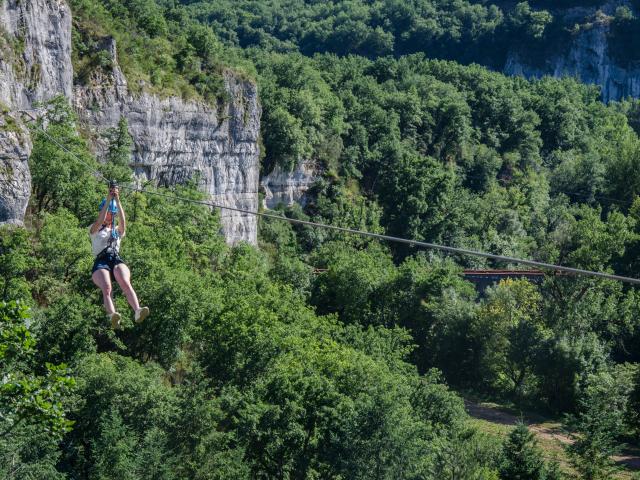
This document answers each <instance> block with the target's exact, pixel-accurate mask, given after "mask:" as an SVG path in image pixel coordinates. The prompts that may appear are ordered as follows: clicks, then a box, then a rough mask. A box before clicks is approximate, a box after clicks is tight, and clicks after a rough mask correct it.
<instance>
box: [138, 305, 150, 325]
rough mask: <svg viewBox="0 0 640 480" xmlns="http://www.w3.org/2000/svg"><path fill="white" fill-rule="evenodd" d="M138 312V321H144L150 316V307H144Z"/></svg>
mask: <svg viewBox="0 0 640 480" xmlns="http://www.w3.org/2000/svg"><path fill="white" fill-rule="evenodd" d="M136 313H137V315H136V323H142V321H143V320H144V319H145V318H147V317H148V316H149V307H142V308H141V309H140V310H138V311H137V312H136Z"/></svg>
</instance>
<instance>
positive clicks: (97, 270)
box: [89, 182, 149, 330]
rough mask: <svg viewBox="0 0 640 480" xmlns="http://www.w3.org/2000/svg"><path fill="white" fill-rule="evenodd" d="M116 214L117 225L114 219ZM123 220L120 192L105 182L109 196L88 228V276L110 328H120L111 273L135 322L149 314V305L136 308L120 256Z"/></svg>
mask: <svg viewBox="0 0 640 480" xmlns="http://www.w3.org/2000/svg"><path fill="white" fill-rule="evenodd" d="M116 214H117V215H118V226H117V228H116V218H115V215H116ZM126 225H127V222H126V220H125V215H124V209H123V208H122V205H121V204H120V193H119V190H118V186H117V184H116V183H115V182H111V184H110V185H109V195H108V197H107V198H106V199H103V200H102V203H101V204H100V213H99V214H98V219H97V220H96V221H95V223H94V224H93V225H91V227H90V228H89V236H90V237H91V247H92V249H93V254H94V255H95V257H96V259H95V262H93V269H92V270H91V278H92V280H93V283H95V284H96V285H97V286H98V287H100V290H102V297H103V300H104V308H105V310H106V311H107V319H108V320H110V321H111V328H113V329H114V330H115V329H117V328H119V327H120V319H121V315H120V314H119V313H118V312H116V309H115V307H114V305H113V300H112V298H111V276H112V275H113V277H114V278H115V279H116V281H117V282H118V285H120V288H122V292H123V293H124V295H125V297H127V301H128V302H129V305H131V308H132V309H133V311H134V312H135V321H136V323H140V322H142V321H143V320H144V319H145V318H146V317H147V315H149V308H147V307H140V304H139V303H138V296H137V295H136V292H135V291H134V290H133V287H132V286H131V272H130V271H129V267H127V265H126V264H125V263H124V260H122V258H120V255H119V252H120V240H121V239H122V238H123V237H124V235H125V232H126Z"/></svg>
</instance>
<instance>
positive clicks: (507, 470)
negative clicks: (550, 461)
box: [500, 422, 546, 480]
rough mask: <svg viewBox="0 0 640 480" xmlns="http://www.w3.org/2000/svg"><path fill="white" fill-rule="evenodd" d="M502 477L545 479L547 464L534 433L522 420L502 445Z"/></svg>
mask: <svg viewBox="0 0 640 480" xmlns="http://www.w3.org/2000/svg"><path fill="white" fill-rule="evenodd" d="M502 455H503V459H502V464H501V465H500V478H502V479H504V480H543V479H545V477H546V475H545V471H546V468H545V464H544V459H543V458H542V453H541V452H540V449H539V448H538V446H537V442H536V440H535V438H534V435H533V433H531V432H530V431H529V429H528V428H527V426H526V425H525V424H524V423H522V422H520V423H518V425H517V426H516V428H514V429H513V430H512V431H511V433H510V434H509V436H508V437H507V439H506V440H505V442H504V444H503V445H502Z"/></svg>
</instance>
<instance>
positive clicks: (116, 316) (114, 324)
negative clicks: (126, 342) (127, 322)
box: [107, 312, 122, 330]
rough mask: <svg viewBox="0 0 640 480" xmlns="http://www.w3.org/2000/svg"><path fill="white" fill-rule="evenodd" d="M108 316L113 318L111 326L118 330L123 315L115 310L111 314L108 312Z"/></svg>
mask: <svg viewBox="0 0 640 480" xmlns="http://www.w3.org/2000/svg"><path fill="white" fill-rule="evenodd" d="M107 318H110V319H111V328H112V329H114V330H118V329H119V328H120V318H122V317H121V315H120V314H119V313H118V312H113V313H112V314H111V315H109V314H107Z"/></svg>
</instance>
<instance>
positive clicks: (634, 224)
mask: <svg viewBox="0 0 640 480" xmlns="http://www.w3.org/2000/svg"><path fill="white" fill-rule="evenodd" d="M495 3H496V4H495V5H494V4H492V2H470V1H463V0H457V1H454V0H450V1H449V0H442V1H435V0H413V1H411V2H398V1H394V0H387V1H355V0H353V1H344V2H314V1H306V2H303V1H301V0H287V1H284V0H283V1H273V2H249V1H238V2H228V1H219V2H205V1H197V2H195V1H194V2H188V1H184V2H177V1H170V0H157V1H154V0H108V1H104V2H95V1H93V0H72V2H71V6H72V10H73V13H74V32H73V42H74V48H73V52H74V67H75V72H76V79H75V80H76V82H77V83H82V82H84V81H86V80H87V78H89V77H90V76H91V73H92V72H93V71H95V69H105V70H107V71H108V70H109V69H110V68H112V61H113V60H112V59H111V58H110V57H109V55H106V52H104V51H102V50H101V49H100V45H101V42H100V40H101V39H103V38H104V37H105V36H113V37H114V38H115V39H116V41H117V45H118V55H119V59H118V60H119V64H120V65H121V67H122V69H123V71H124V72H125V74H126V75H127V77H128V78H129V79H130V80H134V79H135V80H143V81H144V82H145V85H146V86H145V87H143V88H148V89H150V90H152V91H154V92H156V93H159V94H161V95H171V94H178V95H181V96H183V97H185V98H200V99H202V100H204V101H208V102H211V103H215V102H216V101H218V100H224V92H223V88H222V81H221V75H220V73H221V72H222V71H223V70H224V69H227V68H231V69H233V70H235V71H236V72H237V74H238V75H242V76H245V77H246V78H249V79H251V80H252V81H255V82H256V83H257V84H258V86H259V92H260V101H261V104H262V107H263V116H262V125H261V128H262V131H261V137H262V143H263V147H264V148H263V150H264V152H263V153H264V158H263V159H262V165H261V168H262V169H263V172H265V173H266V172H269V171H271V170H272V169H273V168H274V167H275V166H276V165H279V166H280V167H282V168H284V169H288V170H292V169H293V168H295V166H296V165H297V164H298V162H299V161H300V160H302V159H312V160H313V161H315V162H316V163H317V165H318V166H319V167H320V169H321V171H322V172H323V173H322V175H321V177H320V178H319V180H318V181H317V182H316V184H315V185H314V187H313V189H312V191H311V192H310V201H309V202H308V203H307V205H306V206H305V207H304V208H302V207H300V206H295V207H284V206H282V207H281V208H278V210H277V211H278V213H279V214H280V215H283V216H287V217H290V218H296V219H311V220H314V221H321V222H324V223H330V224H333V225H338V226H344V227H351V228H358V229H366V230H369V231H373V232H380V233H388V234H391V235H397V236H402V237H406V238H412V239H416V240H424V241H429V242H437V243H442V244H447V245H452V246H459V247H466V248H473V249H478V250H484V251H489V252H492V253H496V254H505V255H510V256H517V257H523V258H533V259H537V260H542V261H547V262H554V263H559V264H562V265H567V266H574V267H580V268H585V269H591V270H598V271H607V272H615V273H618V274H622V275H628V276H632V277H639V276H640V275H639V274H638V267H639V266H640V256H639V255H640V200H639V199H638V195H639V194H640V139H639V138H638V133H637V132H638V129H639V128H640V104H639V103H638V102H637V101H626V102H622V103H613V104H610V105H604V104H603V103H601V102H600V101H599V92H598V90H597V88H596V87H592V86H585V85H582V84H580V83H578V82H577V81H575V80H573V79H561V80H558V79H551V78H545V79H542V80H538V81H532V82H529V81H526V80H524V79H522V78H509V77H505V76H504V75H501V74H499V73H495V72H492V71H490V70H488V69H487V68H485V67H481V66H478V65H475V64H474V65H465V64H467V63H470V62H473V61H482V63H484V64H487V65H497V64H499V63H500V61H501V58H502V56H503V55H504V53H505V52H504V51H503V50H501V48H504V45H505V42H511V43H512V42H520V43H522V44H523V45H527V46H528V47H531V48H533V49H536V48H537V50H538V52H544V48H546V47H545V45H547V44H548V43H549V42H550V40H549V39H550V36H551V35H566V34H569V33H567V32H566V31H565V30H562V29H560V28H556V29H555V30H554V28H555V27H554V25H555V24H554V17H553V15H552V14H551V13H550V11H547V10H545V9H550V8H552V7H553V5H550V4H551V3H552V2H542V1H540V2H531V3H530V4H528V3H526V2H521V3H515V2H495ZM553 3H554V4H555V5H556V6H557V4H559V3H560V2H553ZM562 3H563V4H566V6H575V5H587V4H589V5H591V4H594V3H598V2H588V1H583V2H578V1H570V2H562ZM618 13H619V18H618V17H616V19H614V21H616V22H619V23H618V24H619V25H620V28H623V27H624V28H628V29H627V30H625V31H626V32H627V33H628V34H629V35H632V36H633V35H635V33H633V31H634V30H633V28H631V27H630V25H634V24H635V23H634V22H636V19H635V17H634V16H633V13H631V10H629V11H622V10H620V11H619V12H618ZM625 22H627V23H625ZM625 25H626V26H625ZM554 32H555V33H554ZM536 42H539V43H536ZM536 45H537V47H536ZM501 46H502V47H501ZM130 83H131V85H137V84H138V83H136V82H133V81H131V82H130ZM46 108H47V115H46V119H45V120H46V121H43V122H42V123H41V124H40V126H41V128H46V131H47V134H48V135H50V136H51V137H53V138H54V139H56V141H57V142H60V143H62V144H64V145H65V146H66V147H67V148H68V149H70V150H71V151H72V152H73V153H74V155H70V154H68V153H66V152H64V151H62V150H61V149H59V148H58V147H57V146H56V145H55V144H53V143H52V142H51V140H50V139H49V138H48V137H47V136H44V135H42V134H41V132H40V131H39V130H37V129H34V130H32V138H33V143H34V147H33V153H32V156H31V159H30V166H31V174H32V183H33V193H32V198H31V202H30V207H29V211H28V215H27V218H26V222H25V224H26V226H25V228H12V227H3V228H2V229H0V292H1V294H2V298H0V326H1V334H0V367H1V368H2V372H3V382H2V384H0V476H2V477H3V478H10V479H57V478H60V479H62V478H68V479H111V478H118V479H132V480H133V479H149V480H151V479H154V480H156V479H161V480H169V479H185V478H190V479H242V478H261V479H263V478H274V479H275V478H290V479H293V478H300V479H320V478H333V479H372V478H375V479H390V480H391V479H441V478H454V479H470V480H471V479H486V480H489V479H504V480H507V479H515V478H527V479H557V478H565V477H566V476H568V475H577V476H578V478H588V479H601V478H612V477H611V476H612V475H613V472H614V471H615V465H614V464H613V463H612V461H611V459H610V455H611V454H612V453H613V452H615V451H616V449H617V448H618V446H619V445H621V444H622V443H625V442H626V443H630V444H634V443H635V444H637V443H638V441H639V440H640V415H639V413H638V412H640V368H639V365H640V315H639V314H640V294H639V293H638V290H637V289H636V288H634V287H631V286H628V285H624V284H621V283H618V282H613V281H605V280H598V279H591V278H582V277H575V276H553V275H550V276H548V277H547V278H546V279H545V281H544V282H543V283H542V284H541V285H534V284H531V283H529V282H527V281H524V280H518V281H516V280H512V281H505V282H502V283H500V284H498V285H496V286H494V287H492V288H490V289H489V290H488V291H487V292H486V295H484V296H482V297H479V296H478V294H477V292H476V290H475V289H474V287H473V285H472V284H470V283H468V282H466V281H465V280H464V279H463V277H462V276H461V275H460V273H461V270H462V269H463V268H465V267H469V268H496V267H506V266H509V265H504V264H498V263H495V262H487V261H485V260H478V259H474V258H470V257H444V256H442V255H440V254H437V253H434V252H425V251H419V250H417V249H415V248H411V247H401V246H394V245H387V244H381V243H378V242H376V241H373V240H364V239H362V238H359V237H352V236H348V235H345V234H342V233H335V232H329V231H322V230H315V229H312V228H310V227H303V226H292V225H291V224H288V223H284V222H281V221H277V220H261V224H260V248H254V247H251V246H247V245H240V246H236V247H233V248H231V247H228V246H226V245H225V243H224V241H223V239H222V238H221V237H219V236H218V235H216V233H215V232H217V231H218V230H219V221H218V218H217V215H216V213H215V212H213V213H212V212H210V211H209V210H207V209H206V208H204V207H199V206H196V205H193V204H187V203H180V202H173V201H169V200H167V199H165V198H162V197H154V196H145V195H140V194H133V193H132V194H128V195H123V203H124V205H125V208H126V209H127V212H128V214H129V222H130V226H129V228H128V233H127V238H126V241H124V242H123V256H124V257H125V258H126V259H127V262H128V263H129V264H130V265H131V267H132V271H133V283H134V286H135V287H136V290H137V291H138V295H139V296H140V297H141V298H142V299H144V302H145V304H148V305H149V307H150V308H151V311H152V316H151V317H149V319H148V321H146V322H145V323H144V324H142V325H140V326H135V325H134V324H133V322H132V321H131V319H125V328H124V330H123V331H120V332H113V331H111V330H110V328H109V325H107V324H106V322H105V321H104V316H103V311H102V305H101V296H100V294H99V291H98V290H97V289H96V288H95V286H94V285H93V284H92V283H91V281H90V279H89V271H90V268H91V261H92V258H91V250H90V244H89V241H88V238H87V227H88V225H89V224H90V223H91V222H92V221H94V220H95V216H96V206H97V204H98V203H99V200H100V198H101V197H102V196H103V195H104V190H105V186H104V185H101V184H100V183H99V182H98V180H97V179H96V178H95V177H94V176H93V175H92V171H93V170H94V169H95V170H99V171H101V172H103V174H105V175H106V176H108V177H109V178H118V179H120V180H121V181H122V182H126V181H127V180H130V178H131V175H132V173H131V171H130V169H129V167H128V163H129V158H130V154H131V140H130V138H128V133H127V129H126V123H123V122H121V125H120V126H119V128H115V129H113V130H111V131H109V132H108V135H107V139H106V140H107V141H108V143H109V145H110V146H111V148H110V149H109V156H108V157H109V158H108V160H107V162H106V163H104V164H98V163H97V162H96V160H95V159H94V158H92V155H91V153H90V149H89V148H88V146H87V142H86V140H85V139H84V138H83V137H82V136H81V135H80V134H79V133H78V130H79V129H78V124H77V121H76V117H75V115H74V113H73V112H72V111H71V109H70V107H69V106H68V105H66V104H65V102H64V101H63V100H62V99H55V100H53V101H52V102H50V103H49V104H47V105H46ZM78 159H81V160H82V162H79V161H78ZM87 165H89V166H91V167H92V168H89V167H88V166H87ZM196 180H197V179H194V183H193V184H192V185H185V186H182V187H176V189H175V191H176V192H177V193H178V194H179V195H181V196H187V197H189V198H193V199H200V198H202V196H201V195H200V194H199V193H198V192H197V191H196V189H195V188H194V185H195V184H196ZM158 232H160V233H161V234H160V235H158ZM314 269H319V270H321V271H322V273H319V274H317V273H314ZM116 302H117V306H118V310H121V311H127V307H126V303H125V300H124V298H123V297H122V295H121V294H120V292H118V294H117V295H116ZM456 392H473V393H474V394H475V395H481V396H485V397H487V398H492V399H496V400H499V401H502V402H510V403H511V404H514V405H516V406H518V407H519V408H526V409H534V410H537V411H539V412H545V413H547V414H553V415H558V416H561V418H563V419H564V421H565V424H566V428H568V429H571V431H572V432H574V434H575V438H576V441H575V443H573V444H572V445H571V447H569V448H568V455H569V458H570V459H571V465H572V467H571V468H572V470H571V472H567V471H565V472H564V473H563V472H562V471H561V470H560V468H559V466H558V465H557V464H556V463H555V462H554V461H553V459H549V458H544V457H543V455H542V454H541V452H540V450H539V448H538V447H537V446H536V445H535V441H534V439H533V437H532V436H531V434H530V433H529V432H528V431H527V429H526V427H524V426H519V427H517V428H516V429H514V431H513V433H512V434H511V435H510V436H509V438H507V439H506V440H505V441H504V442H500V441H498V440H496V439H495V438H493V437H490V436H487V435H485V434H483V433H482V432H480V431H478V430H477V429H476V428H474V427H473V426H471V424H470V423H469V421H468V416H467V414H466V413H465V409H464V404H463V401H462V398H461V396H460V395H459V394H458V393H456ZM565 470H566V469H565Z"/></svg>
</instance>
